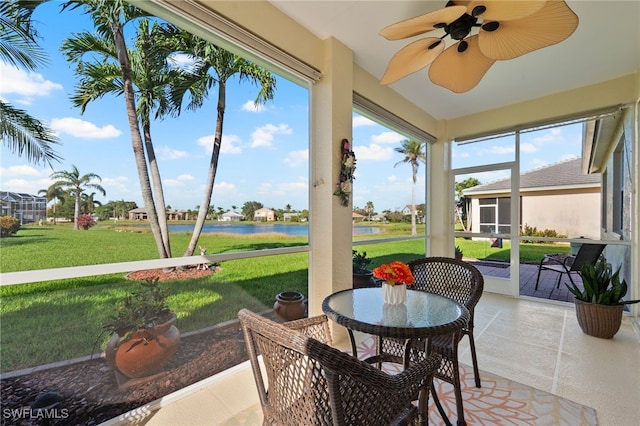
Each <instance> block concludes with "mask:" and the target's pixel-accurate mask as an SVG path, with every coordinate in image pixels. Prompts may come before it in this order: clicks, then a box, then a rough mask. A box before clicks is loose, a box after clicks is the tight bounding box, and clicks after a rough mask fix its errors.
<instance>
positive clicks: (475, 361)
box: [469, 329, 482, 388]
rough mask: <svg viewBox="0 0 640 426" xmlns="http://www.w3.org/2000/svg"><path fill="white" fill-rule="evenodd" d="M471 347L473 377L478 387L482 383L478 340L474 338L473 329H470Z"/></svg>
mask: <svg viewBox="0 0 640 426" xmlns="http://www.w3.org/2000/svg"><path fill="white" fill-rule="evenodd" d="M469 349H470V350H471V361H472V363H473V378H474V380H475V382H476V387H477V388H481V387H482V384H481V383H480V371H479V369H478V357H477V356H476V342H475V340H474V338H473V329H471V330H469Z"/></svg>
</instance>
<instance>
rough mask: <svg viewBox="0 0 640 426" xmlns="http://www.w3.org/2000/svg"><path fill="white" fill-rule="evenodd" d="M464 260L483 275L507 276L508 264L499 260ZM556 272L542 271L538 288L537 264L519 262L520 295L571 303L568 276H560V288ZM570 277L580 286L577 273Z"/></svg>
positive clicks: (580, 282)
mask: <svg viewBox="0 0 640 426" xmlns="http://www.w3.org/2000/svg"><path fill="white" fill-rule="evenodd" d="M464 260H465V261H467V262H469V263H471V264H472V265H474V266H475V267H476V268H478V270H479V271H480V272H482V274H483V275H488V276H493V277H508V276H509V270H510V269H511V268H510V267H509V266H506V267H505V264H503V263H500V262H487V261H484V260H476V259H464ZM558 275H559V274H558V273H556V272H553V271H548V270H545V271H542V273H541V274H540V283H539V284H538V290H536V289H535V287H536V278H537V276H538V265H537V264H528V263H521V264H520V295H521V296H530V297H538V298H542V299H549V300H558V301H561V302H569V303H573V295H572V294H571V293H570V292H569V290H567V287H566V286H565V283H568V282H569V278H568V277H567V275H566V274H564V275H563V276H562V281H561V282H560V288H557V287H556V286H557V281H558ZM571 278H573V281H574V282H575V283H576V285H577V286H578V287H580V286H581V284H582V280H581V279H580V276H579V275H578V274H572V276H571Z"/></svg>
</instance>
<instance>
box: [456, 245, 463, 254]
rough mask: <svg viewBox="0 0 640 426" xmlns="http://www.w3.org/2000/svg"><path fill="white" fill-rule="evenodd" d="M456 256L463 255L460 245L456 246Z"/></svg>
mask: <svg viewBox="0 0 640 426" xmlns="http://www.w3.org/2000/svg"><path fill="white" fill-rule="evenodd" d="M456 256H462V249H461V248H460V247H459V246H456Z"/></svg>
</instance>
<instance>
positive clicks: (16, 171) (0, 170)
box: [0, 166, 50, 186]
mask: <svg viewBox="0 0 640 426" xmlns="http://www.w3.org/2000/svg"><path fill="white" fill-rule="evenodd" d="M49 174H50V173H47V176H48V175H49ZM0 176H1V177H3V178H4V177H8V176H42V172H40V171H38V170H36V169H35V168H33V167H31V166H9V167H0ZM3 186H4V183H3Z"/></svg>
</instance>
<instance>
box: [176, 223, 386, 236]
mask: <svg viewBox="0 0 640 426" xmlns="http://www.w3.org/2000/svg"><path fill="white" fill-rule="evenodd" d="M169 232H188V233H191V232H193V225H188V224H185V225H169ZM217 232H220V233H225V234H243V235H248V234H269V233H274V232H275V233H279V234H286V235H291V236H296V237H300V236H306V235H308V234H309V226H308V225H287V224H282V223H273V224H258V225H252V224H246V225H236V224H224V223H207V224H205V225H204V226H203V227H202V233H203V234H210V233H217ZM379 233H380V228H378V227H375V226H354V227H353V234H354V235H370V234H379Z"/></svg>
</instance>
